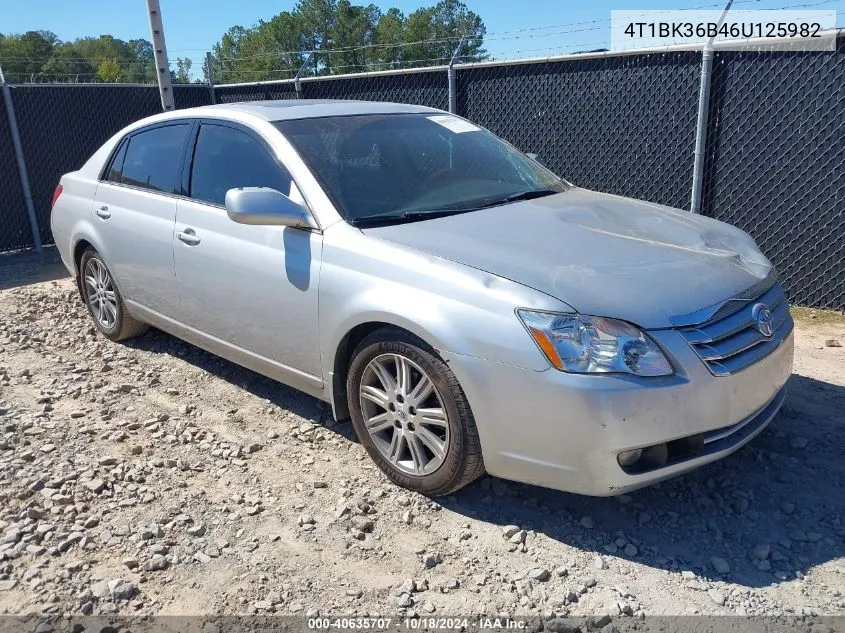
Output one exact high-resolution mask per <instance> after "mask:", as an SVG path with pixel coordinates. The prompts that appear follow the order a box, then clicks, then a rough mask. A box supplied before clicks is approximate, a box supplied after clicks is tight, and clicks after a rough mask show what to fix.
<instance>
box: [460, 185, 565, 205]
mask: <svg viewBox="0 0 845 633" xmlns="http://www.w3.org/2000/svg"><path fill="white" fill-rule="evenodd" d="M556 193H561V192H560V191H558V190H556V189H532V190H531V191H522V192H520V193H514V194H511V195H509V196H505V197H504V198H497V199H496V200H492V201H490V202H485V203H483V204H480V205H478V206H477V207H474V208H475V209H486V208H488V207H498V206H499V205H502V204H509V203H511V202H519V201H520V200H533V199H534V198H543V197H545V196H551V195H554V194H556Z"/></svg>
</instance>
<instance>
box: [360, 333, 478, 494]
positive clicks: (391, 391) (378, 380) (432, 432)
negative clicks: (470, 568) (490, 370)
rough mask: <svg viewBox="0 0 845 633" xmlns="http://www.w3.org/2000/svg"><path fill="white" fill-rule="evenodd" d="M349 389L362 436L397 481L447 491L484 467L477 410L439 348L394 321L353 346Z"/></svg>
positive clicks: (418, 489) (429, 490)
mask: <svg viewBox="0 0 845 633" xmlns="http://www.w3.org/2000/svg"><path fill="white" fill-rule="evenodd" d="M346 389H347V397H348V401H349V403H350V409H351V415H352V424H353V425H354V427H355V432H356V433H357V435H358V439H359V440H360V441H361V444H363V445H364V448H366V450H367V452H368V453H369V455H370V457H372V459H373V461H375V463H376V464H377V465H378V467H379V468H380V469H381V470H382V471H383V472H384V473H385V474H386V475H387V477H388V478H389V479H390V480H391V481H393V482H394V483H396V484H398V485H400V486H403V487H405V488H408V489H410V490H413V491H415V492H419V493H422V494H425V495H432V496H436V495H445V494H449V493H450V492H454V491H455V490H458V489H459V488H462V487H464V486H466V485H467V484H468V483H470V482H472V481H473V480H475V479H476V478H478V477H479V476H481V475H482V474H483V473H484V461H483V459H482V456H481V443H480V441H479V439H478V431H477V429H476V426H475V420H474V418H473V415H472V411H471V409H470V407H469V403H468V402H467V399H466V396H465V395H464V392H463V390H462V389H461V386H460V384H459V383H458V380H457V378H456V377H455V375H454V374H453V373H452V370H451V369H449V367H448V365H446V363H445V362H443V360H442V359H441V358H440V357H439V356H438V355H437V353H436V352H435V350H434V349H432V348H431V347H429V346H428V345H426V344H425V343H424V342H423V341H421V340H420V339H418V338H417V337H415V336H413V335H411V334H409V333H407V332H405V331H404V330H398V329H393V328H385V329H383V330H378V331H376V332H374V333H373V334H371V335H369V336H368V337H366V338H365V339H364V340H363V341H362V342H361V343H360V344H359V345H358V347H357V349H356V350H355V354H354V356H353V359H352V363H351V365H350V368H349V378H348V380H347V387H346Z"/></svg>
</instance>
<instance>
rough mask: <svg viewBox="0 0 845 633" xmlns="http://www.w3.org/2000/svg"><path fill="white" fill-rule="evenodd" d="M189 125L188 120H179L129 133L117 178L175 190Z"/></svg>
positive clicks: (136, 183) (142, 185)
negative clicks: (173, 123) (171, 123)
mask: <svg viewBox="0 0 845 633" xmlns="http://www.w3.org/2000/svg"><path fill="white" fill-rule="evenodd" d="M190 127H191V126H190V123H180V124H176V125H167V126H163V127H157V128H153V129H151V130H145V131H143V132H139V133H138V134H133V135H132V136H131V137H130V138H129V145H128V146H127V148H126V157H125V158H124V160H123V170H122V173H121V175H120V182H122V183H123V184H126V185H133V186H135V187H142V188H144V189H151V190H153V191H161V192H164V193H178V192H179V191H178V182H179V180H180V174H179V165H180V163H181V160H182V152H183V151H184V147H185V140H186V138H187V136H188V131H189V130H190Z"/></svg>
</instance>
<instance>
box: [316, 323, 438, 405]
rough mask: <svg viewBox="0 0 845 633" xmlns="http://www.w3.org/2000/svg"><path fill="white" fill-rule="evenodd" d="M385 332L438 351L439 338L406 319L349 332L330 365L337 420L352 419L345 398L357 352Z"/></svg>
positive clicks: (339, 345)
mask: <svg viewBox="0 0 845 633" xmlns="http://www.w3.org/2000/svg"><path fill="white" fill-rule="evenodd" d="M385 328H393V329H396V330H401V331H403V332H406V333H407V334H410V335H411V336H414V337H416V338H418V339H420V340H421V341H422V342H423V343H425V344H426V345H429V346H430V347H432V348H433V349H435V350H437V349H438V347H439V346H438V344H437V340H436V337H434V336H433V335H432V334H431V333H429V332H427V331H425V330H422V328H420V327H419V325H418V324H415V323H406V322H404V320H403V319H397V318H391V317H384V316H383V317H380V318H379V319H373V320H368V321H364V322H361V323H358V324H356V325H354V326H352V327H350V328H348V329H347V331H346V333H345V334H344V335H343V336H342V337H341V338H340V340H339V341H338V344H337V345H336V346H335V347H334V359H333V361H332V364H331V385H330V386H331V405H332V412H333V414H334V418H335V420H344V419H346V418H348V417H349V415H350V413H349V402H348V400H347V398H346V379H347V377H348V374H349V365H350V364H351V362H352V355H353V354H354V352H355V349H356V348H357V347H358V344H359V343H360V342H361V341H363V340H364V339H365V338H366V337H367V336H369V335H370V334H372V333H373V332H375V331H377V330H381V329H385Z"/></svg>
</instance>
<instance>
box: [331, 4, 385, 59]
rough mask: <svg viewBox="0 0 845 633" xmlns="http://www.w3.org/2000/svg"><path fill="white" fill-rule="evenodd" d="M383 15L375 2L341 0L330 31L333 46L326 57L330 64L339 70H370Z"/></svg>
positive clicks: (374, 57)
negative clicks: (355, 3) (358, 4)
mask: <svg viewBox="0 0 845 633" xmlns="http://www.w3.org/2000/svg"><path fill="white" fill-rule="evenodd" d="M380 18H381V11H380V10H379V8H378V7H377V6H375V5H374V4H370V5H368V6H357V5H353V4H352V3H351V2H349V0H339V1H338V3H337V7H336V9H335V19H334V23H333V25H332V28H331V31H330V33H329V35H330V40H331V44H332V47H331V49H329V51H328V53H327V54H326V55H325V56H324V61H326V62H327V65H328V67H329V68H330V69H332V70H335V71H337V72H340V73H354V72H364V71H366V70H369V69H370V61H371V60H375V59H376V53H375V48H374V45H375V44H376V33H377V29H378V23H379V20H380ZM334 51H336V52H334Z"/></svg>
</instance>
